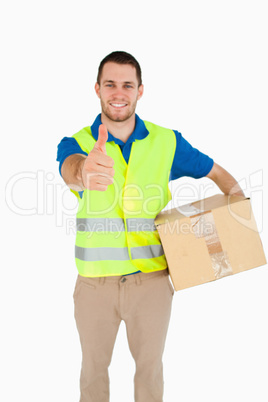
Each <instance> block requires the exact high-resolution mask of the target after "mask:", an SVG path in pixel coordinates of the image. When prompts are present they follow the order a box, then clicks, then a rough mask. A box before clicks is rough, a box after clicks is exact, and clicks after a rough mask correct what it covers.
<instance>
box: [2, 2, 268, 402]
mask: <svg viewBox="0 0 268 402" xmlns="http://www.w3.org/2000/svg"><path fill="white" fill-rule="evenodd" d="M5 3H6V4H3V5H2V6H1V12H0V15H1V17H0V18H1V21H0V27H1V28H0V29H1V39H2V44H1V56H2V62H1V74H0V79H1V115H2V117H1V141H2V152H1V175H2V184H3V188H6V200H4V197H1V198H2V199H1V203H2V204H1V214H2V216H1V232H2V236H1V239H2V240H1V244H2V247H1V249H2V252H1V281H0V296H1V303H0V306H1V344H0V345H1V350H0V355H1V359H0V361H1V373H2V374H1V388H0V400H1V401H5V402H10V401H12V402H13V401H21V400H27V401H28V402H37V401H38V402H47V401H51V402H54V401H55V402H56V401H57V402H58V401H64V402H75V401H78V400H79V374H80V362H81V353H80V343H79V338H78V333H77V330H76V327H75V321H74V318H73V300H72V293H73V288H74V283H75V279H76V275H77V272H76V268H75V264H74V257H73V256H74V240H75V237H74V229H73V225H74V217H75V209H76V200H75V197H74V196H73V195H72V194H69V192H68V191H67V190H66V187H65V186H64V185H63V182H62V180H61V178H60V176H59V174H58V166H57V163H56V151H57V144H58V143H59V141H60V140H61V138H62V137H64V136H71V135H72V134H74V133H75V132H77V131H79V130H80V129H81V128H83V127H85V126H88V125H91V124H92V122H93V120H94V118H95V116H96V114H97V113H98V112H99V110H100V109H99V100H98V99H97V97H96V95H95V93H94V84H95V79H96V74H97V68H98V65H99V62H100V60H101V59H102V58H103V57H104V56H106V54H108V53H110V52H111V51H113V50H125V51H128V52H130V53H132V54H133V55H134V56H135V57H136V58H137V59H138V60H139V62H140V64H141V67H142V70H143V80H144V84H145V93H144V97H143V98H142V99H141V100H140V101H139V104H138V109H137V113H138V114H139V115H140V117H141V118H143V119H146V120H151V121H153V122H155V123H157V124H159V125H163V126H166V127H169V128H173V129H177V130H179V131H180V132H182V134H183V135H184V137H185V138H186V139H187V140H188V141H189V142H190V143H192V145H194V146H195V147H197V148H199V149H200V150H201V151H203V152H205V153H207V154H208V155H210V156H211V157H212V158H214V160H215V161H216V162H218V163H219V164H221V165H222V166H223V167H225V169H227V170H228V171H229V172H230V173H231V174H232V175H233V176H234V177H236V179H237V180H239V181H241V185H242V186H243V188H244V190H245V193H246V195H247V196H250V197H251V199H252V205H253V209H254V214H255V217H256V220H257V224H258V228H259V230H260V234H261V238H262V241H263V245H264V248H265V249H266V255H268V252H267V237H268V234H267V208H266V210H265V209H264V207H265V205H267V185H265V182H267V150H266V149H267V143H266V142H265V138H266V136H267V134H268V123H267V110H268V101H267V93H268V80H267V71H268V61H267V37H268V25H267V17H268V16H267V11H266V5H267V3H266V2H265V1H260V0H254V1H247V0H244V1H242V0H241V1H238V0H232V1H230V0H227V1H224V2H223V1H215V0H214V1H212V0H211V1H208V0H205V1H170V0H166V1H164V2H159V1H139V0H137V1H135V2H126V1H116V0H114V1H104V0H102V1H99V2H93V1H85V0H84V1H79V0H77V1H68V0H67V1H66V0H65V1H58V0H53V1H51V0H47V1H46V2H45V1H43V2H41V1H29V0H25V1H23V2H22V1H21V2H19V1H9V2H5ZM156 163H157V161H156ZM187 183H191V185H190V187H189V186H188V187H187ZM210 184H211V183H210V182H209V181H208V180H207V179H202V180H199V181H195V182H194V183H193V182H192V181H189V180H188V179H187V180H185V179H182V180H181V181H178V182H176V183H175V186H173V190H174V189H176V188H178V187H180V186H181V187H180V189H181V190H180V191H179V192H178V193H177V194H179V196H177V197H176V200H175V203H176V204H177V205H178V204H183V203H186V202H188V199H187V197H188V198H191V199H190V200H189V201H192V200H193V199H192V198H195V199H197V198H202V196H203V195H204V192H205V196H208V195H212V194H214V193H217V192H219V191H218V190H217V188H215V187H213V188H212V187H210ZM183 185H185V186H186V187H183ZM193 186H195V187H193ZM208 186H209V187H208ZM192 188H195V189H196V190H195V191H196V193H195V192H192V190H189V189H192ZM186 199H187V200H186ZM267 281H268V273H267V266H263V267H260V268H256V269H254V270H251V271H248V272H245V273H242V274H239V275H236V276H232V277H228V278H225V279H221V280H219V281H216V282H213V283H210V284H206V285H202V286H198V287H195V288H191V289H188V290H184V291H181V292H177V293H176V294H175V296H174V304H173V311H172V319H171V324H170V328H169V333H168V339H167V343H166V350H165V355H164V365H165V398H164V400H165V402H177V401H182V402H195V401H203V400H204V401H206V402H215V401H217V402H221V401H226V400H228V402H237V401H244V402H252V401H256V402H267V400H268V388H267V375H268V368H267V361H268V348H267V339H268V325H267V305H268V296H267V294H268V293H267ZM134 370H135V368H134V363H133V361H132V358H131V356H130V352H129V350H128V346H127V341H126V336H125V327H124V325H123V324H122V326H121V327H120V331H119V334H118V338H117V342H116V345H115V350H114V355H113V360H112V365H111V367H110V377H111V402H119V401H120V402H121V401H122V402H128V401H133V400H134V398H133V375H134ZM96 402H97V401H96Z"/></svg>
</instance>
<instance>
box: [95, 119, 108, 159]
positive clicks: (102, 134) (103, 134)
mask: <svg viewBox="0 0 268 402" xmlns="http://www.w3.org/2000/svg"><path fill="white" fill-rule="evenodd" d="M107 140H108V131H107V128H106V126H105V125H104V124H101V125H100V127H99V137H98V141H97V142H96V144H95V147H97V149H99V150H100V151H101V152H103V153H104V154H106V148H105V144H106V142H107Z"/></svg>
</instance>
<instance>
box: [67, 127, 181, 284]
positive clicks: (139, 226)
mask: <svg viewBox="0 0 268 402" xmlns="http://www.w3.org/2000/svg"><path fill="white" fill-rule="evenodd" d="M144 123H145V126H146V128H147V130H148V131H149V134H148V136H147V137H146V138H144V139H142V140H136V141H135V142H133V144H132V149H131V153H130V158H129V163H128V164H127V163H126V161H125V159H124V157H123V155H122V152H121V150H120V148H119V146H118V145H117V144H115V143H114V141H111V142H107V143H106V152H107V155H109V156H111V157H112V158H113V160H114V161H115V164H114V170H115V175H114V183H113V184H111V185H109V186H108V189H107V190H106V191H104V192H101V191H91V190H85V191H84V194H83V197H82V198H79V205H78V211H77V234H76V245H75V260H76V266H77V269H78V272H79V274H80V275H82V276H87V277H101V276H111V275H126V274H129V273H132V272H135V271H138V270H140V271H142V272H152V271H160V270H163V269H165V268H166V267H167V263H166V259H165V255H164V251H163V248H162V246H161V242H160V239H159V236H158V233H157V230H156V228H155V226H154V218H155V217H156V215H157V214H158V213H159V212H160V211H161V210H162V209H163V208H164V207H165V206H166V205H167V203H168V202H169V201H170V200H171V193H170V191H169V188H168V182H169V174H170V169H171V166H172V162H173V158H174V153H175V148H176V137H175V134H174V132H173V131H172V130H169V129H165V128H162V127H159V126H156V125H155V124H152V123H149V122H146V121H144ZM73 137H74V138H75V139H76V140H77V142H78V144H79V145H80V147H81V148H82V149H83V151H85V152H87V153H89V152H90V151H91V150H92V148H93V147H94V144H95V143H96V141H95V139H94V137H93V136H92V134H91V129H90V127H86V128H84V129H83V130H81V131H79V132H78V133H77V134H75V135H74V136H73Z"/></svg>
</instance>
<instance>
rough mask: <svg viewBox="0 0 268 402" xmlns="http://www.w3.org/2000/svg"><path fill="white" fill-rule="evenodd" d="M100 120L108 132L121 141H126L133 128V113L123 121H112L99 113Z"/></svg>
mask: <svg viewBox="0 0 268 402" xmlns="http://www.w3.org/2000/svg"><path fill="white" fill-rule="evenodd" d="M101 122H102V123H103V124H105V126H106V127H107V130H108V131H109V133H111V134H112V135H113V136H114V137H116V138H118V139H119V140H121V141H123V142H127V140H128V138H129V137H130V136H131V134H132V133H133V131H134V129H135V113H133V115H132V116H131V117H130V118H129V119H127V120H125V121H113V120H111V119H109V117H107V116H106V115H105V114H104V113H102V114H101Z"/></svg>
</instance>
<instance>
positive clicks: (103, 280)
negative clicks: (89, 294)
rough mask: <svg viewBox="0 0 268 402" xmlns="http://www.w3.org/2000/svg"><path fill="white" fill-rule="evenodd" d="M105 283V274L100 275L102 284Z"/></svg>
mask: <svg viewBox="0 0 268 402" xmlns="http://www.w3.org/2000/svg"><path fill="white" fill-rule="evenodd" d="M104 283H105V276H101V277H100V285H104Z"/></svg>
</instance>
